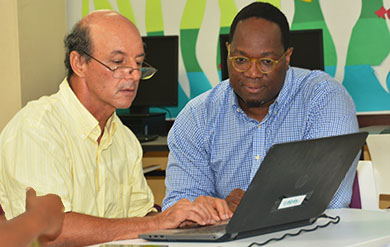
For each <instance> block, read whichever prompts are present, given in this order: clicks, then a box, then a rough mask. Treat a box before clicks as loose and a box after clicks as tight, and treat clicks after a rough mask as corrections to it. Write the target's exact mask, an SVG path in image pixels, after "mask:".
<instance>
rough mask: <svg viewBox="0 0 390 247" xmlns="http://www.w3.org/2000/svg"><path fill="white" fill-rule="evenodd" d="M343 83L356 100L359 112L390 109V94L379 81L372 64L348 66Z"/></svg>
mask: <svg viewBox="0 0 390 247" xmlns="http://www.w3.org/2000/svg"><path fill="white" fill-rule="evenodd" d="M343 85H344V87H345V88H346V89H347V90H348V92H349V93H350V94H351V96H352V98H353V100H354V101H355V104H356V110H357V111H358V112H367V111H389V110H390V94H389V93H387V92H386V90H385V89H384V88H383V87H382V85H381V84H380V83H379V81H378V79H377V78H376V76H375V74H374V70H373V69H372V68H371V66H370V65H353V66H346V67H345V77H344V82H343ZM387 85H389V78H387Z"/></svg>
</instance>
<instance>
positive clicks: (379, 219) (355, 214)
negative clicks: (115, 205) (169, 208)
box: [93, 209, 390, 247]
mask: <svg viewBox="0 0 390 247" xmlns="http://www.w3.org/2000/svg"><path fill="white" fill-rule="evenodd" d="M326 214H327V215H329V216H340V217H341V220H340V222H339V223H338V224H337V225H334V224H331V225H329V226H328V227H326V228H320V229H317V230H316V231H314V232H305V233H301V234H300V235H299V236H296V237H286V238H285V239H283V240H282V241H278V242H270V243H269V244H267V245H266V246H271V247H276V246H297V247H298V246H299V247H302V246H311V247H312V246H314V247H321V246H326V247H329V246H332V247H334V246H370V247H371V246H381V247H390V212H383V211H366V210H359V209H334V210H327V211H326ZM326 222H327V220H324V219H320V220H318V222H317V223H316V224H320V225H322V224H324V223H326ZM313 227H314V226H313V225H311V226H306V227H303V228H305V229H309V228H313ZM299 229H300V228H295V229H290V230H287V231H282V232H276V233H270V234H265V235H261V236H257V237H252V238H246V239H240V240H236V241H230V242H222V243H210V242H208V243H201V242H148V241H144V240H142V239H133V240H124V241H116V242H111V243H110V244H133V245H136V244H139V245H141V246H142V245H148V244H149V245H152V244H155V245H168V246H169V247H195V246H197V247H199V246H205V247H211V246H215V247H223V246H228V247H233V246H234V247H244V246H248V245H249V244H251V243H252V242H264V241H266V240H268V239H270V238H275V237H280V236H282V235H283V234H284V233H287V232H289V233H295V232H297V231H298V230H299ZM93 246H95V247H98V246H99V245H93Z"/></svg>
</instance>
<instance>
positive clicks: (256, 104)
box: [234, 92, 278, 108]
mask: <svg viewBox="0 0 390 247" xmlns="http://www.w3.org/2000/svg"><path fill="white" fill-rule="evenodd" d="M234 93H235V94H236V95H237V98H239V99H241V102H243V103H244V104H245V106H246V107H247V108H257V107H260V106H263V105H265V104H266V103H269V102H270V101H272V100H274V99H276V97H277V96H278V95H276V96H275V97H273V98H271V99H269V100H261V101H245V100H244V99H243V98H241V97H240V96H239V95H238V94H237V93H236V92H234Z"/></svg>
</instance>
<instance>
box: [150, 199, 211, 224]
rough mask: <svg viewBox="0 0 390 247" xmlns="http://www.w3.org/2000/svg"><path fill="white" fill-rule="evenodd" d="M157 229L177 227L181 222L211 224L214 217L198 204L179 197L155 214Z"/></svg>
mask: <svg viewBox="0 0 390 247" xmlns="http://www.w3.org/2000/svg"><path fill="white" fill-rule="evenodd" d="M152 217H156V219H158V220H157V223H158V229H170V228H177V227H179V226H182V225H183V224H188V223H189V222H190V223H193V224H198V225H207V224H213V222H214V219H213V218H212V216H211V215H210V213H208V211H207V210H206V209H205V208H203V207H202V205H200V204H196V203H193V202H190V201H189V200H187V199H181V200H180V201H178V202H176V203H175V204H174V205H172V206H171V207H169V208H168V209H166V210H165V211H163V212H161V213H159V214H158V215H156V216H152Z"/></svg>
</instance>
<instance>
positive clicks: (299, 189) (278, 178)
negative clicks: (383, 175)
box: [139, 132, 368, 241]
mask: <svg viewBox="0 0 390 247" xmlns="http://www.w3.org/2000/svg"><path fill="white" fill-rule="evenodd" d="M367 135H368V133H367V132H359V133H353V134H346V135H340V136H333V137H325V138H319V139H312V140H304V141H297V142H290V143H281V144H275V145H273V146H272V147H271V148H270V150H269V151H268V153H267V155H266V157H265V158H264V161H263V162H262V164H261V166H260V168H259V169H258V171H257V173H256V175H255V177H254V178H253V180H252V182H251V184H250V185H249V187H248V189H247V191H246V193H245V195H244V197H243V198H242V200H241V202H240V205H239V206H238V207H237V210H236V211H235V213H234V215H233V217H232V218H231V219H230V221H229V222H228V223H226V224H220V225H212V226H203V227H196V228H191V229H170V230H161V231H155V232H150V233H145V234H140V235H139V237H140V238H143V239H147V240H155V241H229V240H234V239H239V238H245V237H250V236H256V235H261V234H265V233H270V232H275V231H281V230H286V229H290V228H295V227H300V226H304V225H309V224H311V223H313V222H314V221H315V220H316V218H317V217H318V216H320V215H321V214H322V213H323V212H324V211H325V210H326V208H327V207H328V205H329V203H330V201H331V200H332V198H333V196H334V194H335V193H336V191H337V189H338V188H339V186H340V184H341V182H342V180H343V178H344V177H345V175H346V173H347V171H348V169H349V168H350V167H351V165H352V163H353V161H354V159H355V158H356V157H357V155H358V153H359V151H360V150H361V148H362V146H363V144H364V142H365V140H366V138H367Z"/></svg>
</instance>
